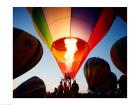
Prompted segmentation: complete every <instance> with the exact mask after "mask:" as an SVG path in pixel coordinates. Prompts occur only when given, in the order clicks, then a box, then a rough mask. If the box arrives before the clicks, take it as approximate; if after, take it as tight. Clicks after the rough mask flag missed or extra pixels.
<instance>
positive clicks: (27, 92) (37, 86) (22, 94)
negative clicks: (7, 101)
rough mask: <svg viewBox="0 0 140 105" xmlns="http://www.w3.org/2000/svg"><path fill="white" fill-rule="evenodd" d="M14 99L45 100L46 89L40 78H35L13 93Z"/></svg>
mask: <svg viewBox="0 0 140 105" xmlns="http://www.w3.org/2000/svg"><path fill="white" fill-rule="evenodd" d="M13 97H14V98H44V97H46V87H45V84H44V82H43V80H41V79H40V78H38V77H36V76H34V77H32V78H30V79H28V80H27V81H25V82H23V83H22V84H21V85H19V86H18V87H17V88H16V89H14V91H13Z"/></svg>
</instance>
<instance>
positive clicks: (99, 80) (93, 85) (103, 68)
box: [84, 57, 110, 91]
mask: <svg viewBox="0 0 140 105" xmlns="http://www.w3.org/2000/svg"><path fill="white" fill-rule="evenodd" d="M84 75H85V78H86V81H87V83H88V89H90V90H93V91H94V90H96V89H97V88H101V87H105V88H109V83H110V66H109V64H108V63H107V62H106V61H105V60H103V59H101V58H96V57H93V58H89V59H88V60H87V61H86V63H85V66H84Z"/></svg>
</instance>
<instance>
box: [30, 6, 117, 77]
mask: <svg viewBox="0 0 140 105" xmlns="http://www.w3.org/2000/svg"><path fill="white" fill-rule="evenodd" d="M28 11H29V13H30V15H31V17H32V21H33V24H34V27H35V29H36V31H37V33H38V34H39V35H40V37H41V38H42V40H43V41H44V43H46V45H47V46H48V48H49V49H50V50H51V52H52V54H53V56H54V58H55V59H56V61H57V63H58V65H59V67H60V69H61V71H62V74H63V75H64V77H65V78H67V77H70V78H74V77H75V76H76V74H77V72H78V70H79V68H80V66H81V65H82V63H83V61H84V60H85V59H86V57H87V55H88V54H89V52H90V51H91V50H92V49H93V48H94V47H95V46H96V45H97V43H98V42H99V41H101V40H102V38H103V37H104V36H105V35H106V33H107V32H108V30H109V28H110V26H111V25H112V22H113V20H114V18H115V15H114V13H113V10H112V8H90V7H89V8H82V7H80V8H77V7H61V8H60V7H47V8H28Z"/></svg>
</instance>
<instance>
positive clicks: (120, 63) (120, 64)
mask: <svg viewBox="0 0 140 105" xmlns="http://www.w3.org/2000/svg"><path fill="white" fill-rule="evenodd" d="M110 56H111V60H112V62H113V63H114V65H115V66H116V67H117V68H118V69H119V70H120V71H121V72H122V73H124V74H127V36H125V37H123V38H121V39H120V40H118V41H117V42H115V43H114V45H113V46H112V48H111V51H110Z"/></svg>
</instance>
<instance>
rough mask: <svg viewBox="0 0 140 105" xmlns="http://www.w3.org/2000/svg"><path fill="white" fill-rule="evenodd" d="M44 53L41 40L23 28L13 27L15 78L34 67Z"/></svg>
mask: <svg viewBox="0 0 140 105" xmlns="http://www.w3.org/2000/svg"><path fill="white" fill-rule="evenodd" d="M42 54H43V48H42V45H41V43H40V42H39V40H37V39H36V38H35V37H33V36H32V35H30V34H29V33H27V32H25V31H23V30H21V29H17V28H14V29H13V78H16V77H18V76H20V75H22V74H23V73H25V72H27V71H28V70H30V69H31V68H32V67H34V66H35V65H36V64H37V63H38V62H39V60H40V59H41V57H42Z"/></svg>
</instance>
